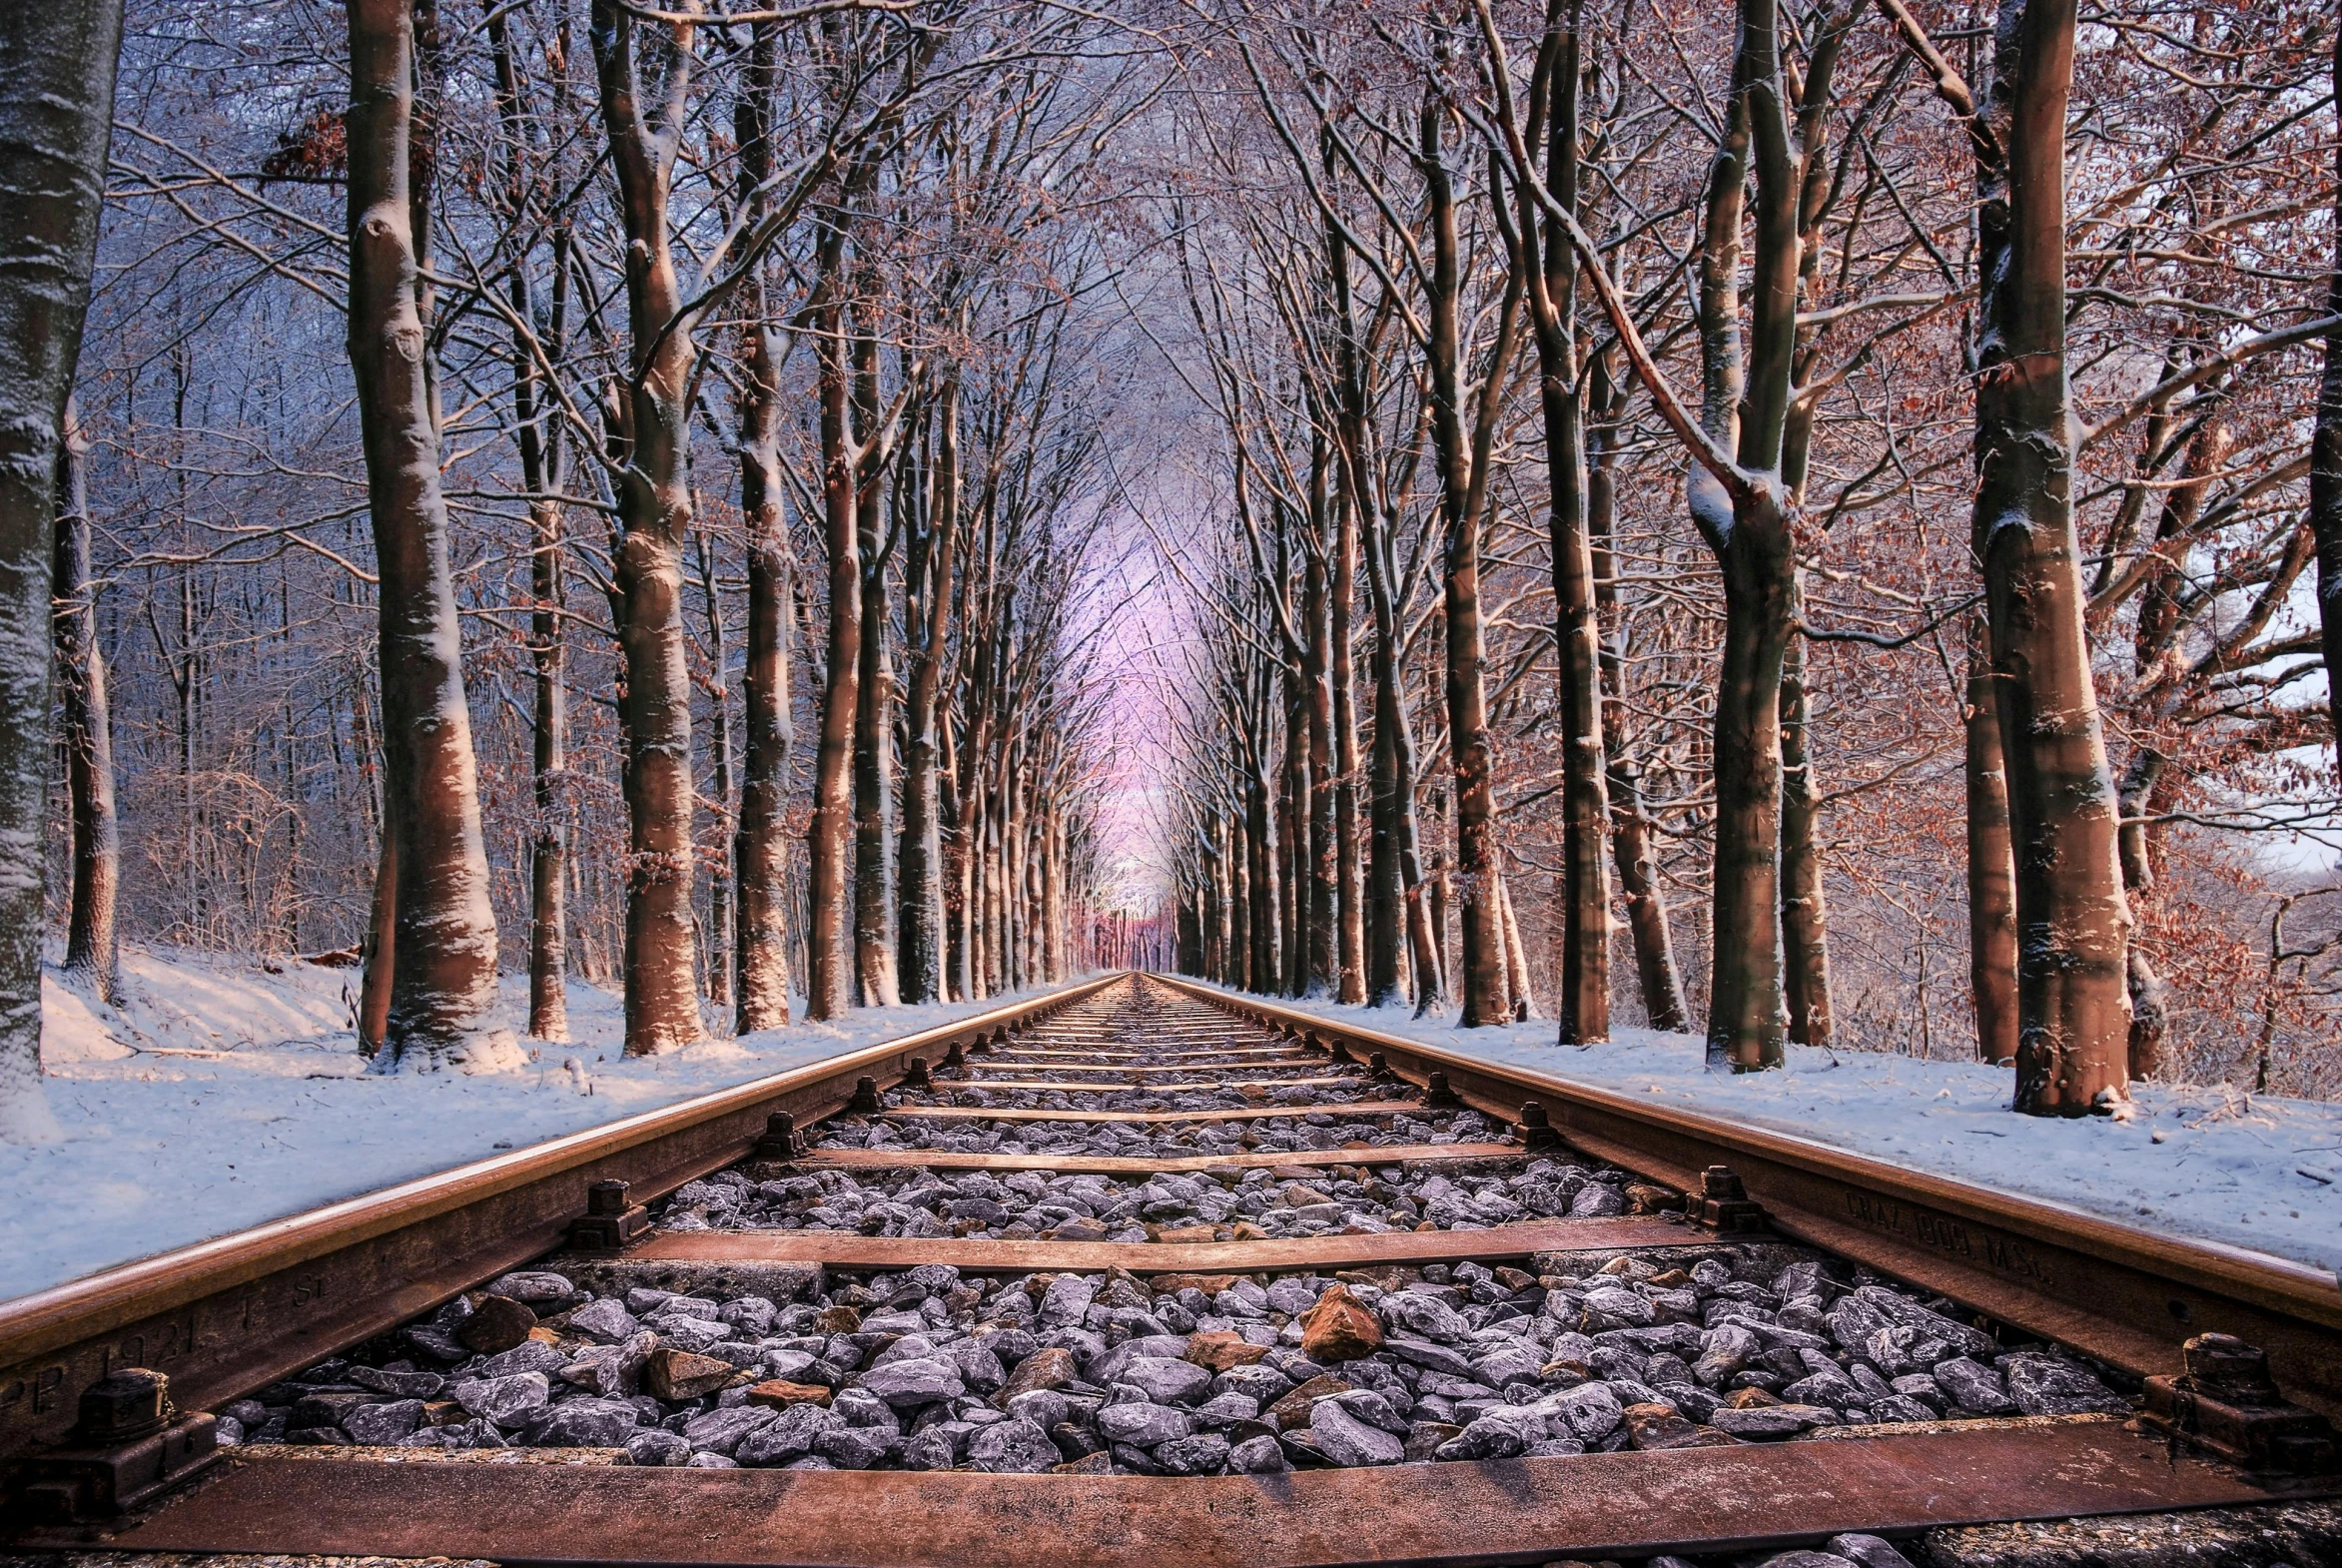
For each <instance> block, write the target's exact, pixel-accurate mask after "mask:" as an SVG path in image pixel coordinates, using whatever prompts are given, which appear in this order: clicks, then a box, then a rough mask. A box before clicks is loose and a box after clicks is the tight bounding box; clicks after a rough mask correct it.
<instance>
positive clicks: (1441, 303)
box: [1418, 94, 1517, 1027]
mask: <svg viewBox="0 0 2342 1568" xmlns="http://www.w3.org/2000/svg"><path fill="white" fill-rule="evenodd" d="M1447 112H1448V111H1447V108H1446V105H1445V104H1444V103H1443V102H1441V101H1440V99H1439V98H1438V96H1437V95H1436V94H1426V95H1425V98H1424V102H1423V111H1422V146H1421V151H1420V154H1419V158H1418V161H1419V163H1420V164H1421V166H1422V171H1423V180H1424V185H1425V187H1426V193H1427V196H1428V199H1429V209H1430V228H1431V241H1432V268H1431V287H1430V300H1429V316H1430V336H1429V343H1428V347H1427V358H1428V370H1429V372H1430V392H1431V397H1430V401H1431V409H1432V413H1431V422H1432V432H1433V433H1432V444H1433V449H1434V452H1435V453H1436V456H1437V467H1438V470H1439V484H1440V510H1441V520H1442V524H1443V531H1444V533H1445V536H1446V552H1447V559H1446V583H1445V595H1446V611H1447V736H1448V755H1449V759H1450V767H1451V769H1452V772H1453V775H1454V786H1455V839H1456V873H1457V880H1458V883H1459V884H1460V887H1459V891H1460V892H1461V894H1462V903H1463V922H1462V924H1463V954H1462V971H1463V1020H1462V1021H1463V1023H1464V1024H1465V1025H1466V1026H1467V1027H1472V1026H1479V1025H1487V1024H1501V1023H1504V1022H1506V1021H1507V1020H1508V1019H1510V1018H1511V1016H1512V1008H1511V1002H1510V999H1509V998H1508V997H1507V996H1506V995H1505V984H1504V931H1503V921H1502V917H1501V916H1500V915H1499V913H1498V910H1497V907H1496V877H1497V869H1496V772H1495V754H1494V751H1493V749H1492V747H1491V746H1490V744H1489V739H1488V702H1487V693H1486V690H1485V688H1484V686H1483V685H1482V680H1481V669H1480V666H1481V661H1482V658H1483V656H1484V654H1483V648H1482V635H1481V630H1480V519H1481V514H1482V511H1483V509H1484V506H1485V502H1486V495H1487V482H1488V477H1487V473H1486V471H1485V469H1486V464H1485V461H1484V460H1483V457H1484V454H1483V453H1482V452H1480V451H1477V450H1475V449H1474V446H1475V443H1474V442H1473V441H1472V440H1471V439H1469V438H1468V437H1467V435H1466V432H1465V427H1464V409H1463V400H1464V392H1463V366H1462V354H1463V349H1462V344H1461V341H1460V334H1461V328H1460V324H1459V321H1458V306H1459V296H1460V294H1461V291H1462V282H1461V278H1460V276H1459V273H1460V266H1461V246H1460V243H1459V240H1458V237H1457V228H1456V210H1455V195H1454V189H1453V183H1452V180H1451V177H1450V176H1449V173H1448V170H1447V166H1446V163H1445V155H1444V152H1443V151H1442V148H1441V143H1440V138H1441V130H1442V126H1443V123H1444V121H1445V119H1446V116H1447ZM1515 292H1517V284H1516V290H1515ZM1515 314H1516V305H1515V301H1514V296H1513V293H1508V294H1507V297H1506V308H1505V311H1504V321H1503V325H1502V326H1501V327H1500V328H1499V329H1498V346H1497V350H1496V352H1495V354H1494V355H1493V356H1492V357H1491V358H1492V363H1491V364H1490V365H1489V367H1488V368H1487V371H1486V375H1487V377H1488V379H1489V382H1490V383H1491V384H1493V385H1501V384H1502V382H1503V380H1504V370H1505V361H1506V358H1507V355H1506V350H1508V349H1509V347H1510V342H1511V338H1512V336H1513V329H1514V318H1515ZM1489 433H1490V431H1489V430H1488V428H1487V421H1486V420H1485V419H1484V420H1483V421H1482V428H1481V430H1480V435H1481V437H1482V441H1483V442H1484V440H1485V438H1486V437H1487V435H1488V434H1489Z"/></svg>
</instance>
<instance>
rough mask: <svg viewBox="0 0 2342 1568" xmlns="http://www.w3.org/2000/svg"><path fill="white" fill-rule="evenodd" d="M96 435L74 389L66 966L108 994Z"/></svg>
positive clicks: (62, 543)
mask: <svg viewBox="0 0 2342 1568" xmlns="http://www.w3.org/2000/svg"><path fill="white" fill-rule="evenodd" d="M88 451H89V441H88V439H87V438H86V437H85V436H84V435H83V434H82V431H81V420H80V417H79V415H78V413H77V411H76V409H75V407H74V404H73V401H72V400H71V399H70V398H68V399H67V401H66V404H65V436H64V442H63V445H62V447H61V449H60V451H59V454H58V462H57V543H56V570H57V582H56V587H55V590H54V591H55V595H56V598H55V604H56V611H55V615H56V638H57V687H58V695H59V697H60V698H61V699H62V700H61V703H60V706H61V707H62V709H63V710H64V720H65V734H64V741H65V782H66V798H67V799H68V800H69V801H70V802H71V804H72V815H73V902H72V905H71V912H70V919H69V923H68V925H67V928H66V936H65V967H66V968H67V969H69V970H75V971H78V972H79V973H81V974H83V975H86V976H88V977H89V980H90V984H91V986H92V987H93V988H94V989H95V990H96V991H97V994H98V996H99V997H100V998H101V999H103V1000H104V1001H107V1002H115V1001H118V1000H120V999H119V998H118V997H117V995H116V980H117V977H116V954H115V943H114V895H115V892H116V889H117V888H118V886H119V885H120V881H121V855H120V850H119V845H118V840H117V833H116V823H115V816H114V738H113V723H112V719H111V716H110V712H109V709H108V705H107V701H106V658H105V655H104V654H103V653H102V652H101V651H100V650H99V648H98V613H97V604H96V594H97V590H96V588H95V587H94V586H93V585H92V583H91V581H90V505H89V480H88V472H87V464H86V458H87V453H88Z"/></svg>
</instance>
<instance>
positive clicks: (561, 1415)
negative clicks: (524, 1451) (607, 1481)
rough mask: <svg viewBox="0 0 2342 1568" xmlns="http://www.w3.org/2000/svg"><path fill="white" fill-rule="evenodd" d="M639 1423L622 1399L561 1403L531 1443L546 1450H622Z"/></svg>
mask: <svg viewBox="0 0 2342 1568" xmlns="http://www.w3.org/2000/svg"><path fill="white" fill-rule="evenodd" d="M640 1423H641V1412H640V1411H638V1410H636V1409H635V1408H634V1406H632V1405H631V1404H628V1403H627V1402H626V1401H625V1400H623V1399H593V1398H585V1399H564V1400H563V1401H561V1403H559V1404H557V1405H555V1406H553V1413H552V1414H551V1415H550V1416H548V1417H546V1419H545V1422H544V1424H543V1425H542V1426H541V1427H539V1428H537V1429H536V1432H535V1435H534V1438H533V1440H534V1441H535V1442H536V1443H538V1444H539V1445H541V1446H543V1447H546V1448H623V1447H624V1446H626V1442H627V1440H628V1439H629V1438H631V1437H632V1436H633V1435H634V1431H635V1428H636V1427H637V1426H638V1425H640Z"/></svg>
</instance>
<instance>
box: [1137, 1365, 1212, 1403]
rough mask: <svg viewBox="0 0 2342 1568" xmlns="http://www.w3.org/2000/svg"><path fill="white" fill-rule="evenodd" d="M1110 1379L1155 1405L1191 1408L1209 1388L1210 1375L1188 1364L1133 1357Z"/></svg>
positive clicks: (1204, 1368)
mask: <svg viewBox="0 0 2342 1568" xmlns="http://www.w3.org/2000/svg"><path fill="white" fill-rule="evenodd" d="M1113 1379H1114V1381H1116V1382H1120V1383H1128V1384H1130V1385H1131V1386H1132V1387H1134V1388H1137V1389H1139V1390H1140V1391H1141V1392H1143V1393H1145V1394H1146V1395H1147V1397H1148V1398H1149V1399H1151V1400H1153V1401H1154V1402H1155V1403H1157V1404H1193V1403H1195V1402H1196V1401H1197V1400H1199V1399H1201V1398H1202V1397H1203V1394H1204V1390H1206V1389H1207V1388H1209V1387H1210V1386H1211V1371H1210V1369H1209V1368H1207V1367H1201V1366H1197V1365H1196V1364H1195V1363H1194V1362H1192V1361H1176V1360H1172V1359H1171V1358H1170V1357H1168V1356H1161V1355H1135V1356H1133V1357H1131V1358H1130V1360H1128V1361H1126V1362H1125V1363H1124V1364H1123V1366H1122V1368H1121V1370H1120V1371H1118V1372H1116V1373H1114V1374H1113Z"/></svg>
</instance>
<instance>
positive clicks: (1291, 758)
mask: <svg viewBox="0 0 2342 1568" xmlns="http://www.w3.org/2000/svg"><path fill="white" fill-rule="evenodd" d="M1283 684H1284V766H1283V768H1282V769H1280V770H1279V772H1278V776H1277V786H1276V804H1277V813H1276V843H1277V852H1278V862H1277V886H1278V887H1279V888H1281V889H1282V890H1283V893H1284V898H1283V902H1282V903H1281V904H1280V905H1279V906H1278V909H1279V917H1278V920H1277V926H1278V929H1280V930H1281V931H1283V933H1284V946H1283V951H1282V953H1281V955H1280V956H1281V958H1282V959H1283V961H1284V978H1283V984H1282V986H1281V988H1280V989H1281V990H1282V991H1283V992H1284V994H1285V995H1286V996H1288V997H1297V996H1301V995H1303V994H1304V993H1305V992H1306V991H1307V990H1308V988H1309V919H1310V914H1311V911H1310V907H1309V892H1310V872H1311V869H1312V868H1311V864H1310V854H1309V805H1310V799H1311V796H1312V795H1313V793H1314V791H1313V790H1312V788H1311V778H1310V770H1309V714H1308V706H1309V694H1308V685H1307V678H1306V676H1305V675H1304V674H1303V672H1302V671H1301V670H1300V669H1297V668H1295V667H1293V666H1291V665H1288V666H1286V668H1285V670H1284V683H1283Z"/></svg>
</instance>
